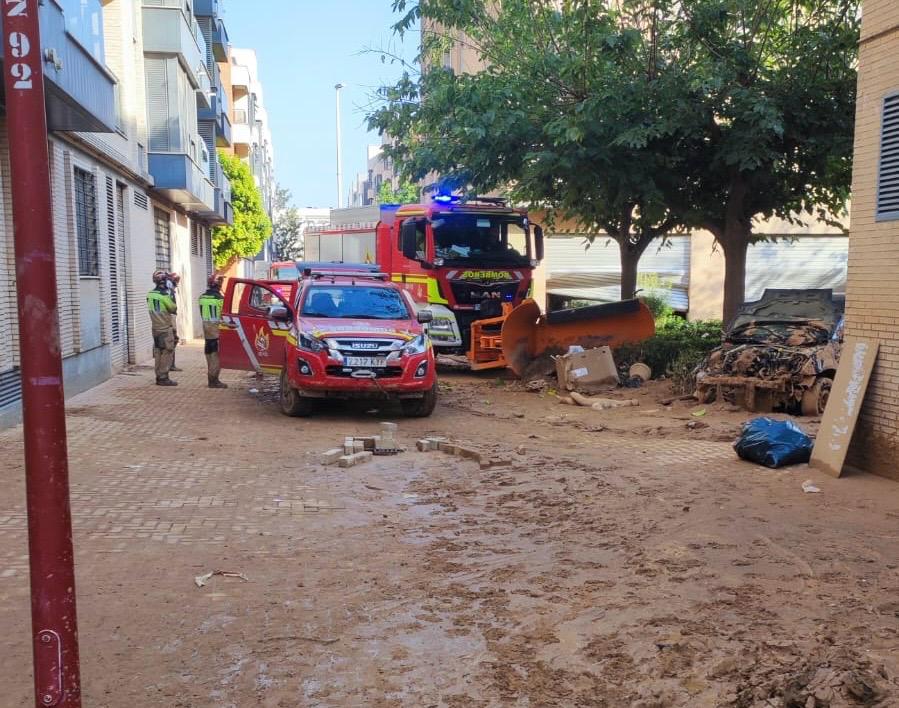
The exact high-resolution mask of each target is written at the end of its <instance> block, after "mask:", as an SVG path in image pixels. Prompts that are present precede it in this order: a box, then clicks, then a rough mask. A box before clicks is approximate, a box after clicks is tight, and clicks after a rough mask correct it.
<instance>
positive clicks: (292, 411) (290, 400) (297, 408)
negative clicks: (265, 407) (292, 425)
mask: <svg viewBox="0 0 899 708" xmlns="http://www.w3.org/2000/svg"><path fill="white" fill-rule="evenodd" d="M278 403H279V404H280V405H281V412H282V413H283V414H284V415H289V416H291V417H294V418H299V417H303V416H307V415H312V412H313V411H314V409H315V401H313V400H312V399H311V398H303V397H302V396H301V395H300V392H299V391H297V390H296V389H295V388H294V387H293V386H291V385H290V380H289V379H288V378H287V372H286V371H282V372H281V387H280V393H279V396H278Z"/></svg>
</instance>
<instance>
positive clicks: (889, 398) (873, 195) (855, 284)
mask: <svg viewBox="0 0 899 708" xmlns="http://www.w3.org/2000/svg"><path fill="white" fill-rule="evenodd" d="M862 12H863V14H862V31H861V45H860V49H859V62H858V103H857V108H856V131H855V163H854V174H853V185H852V193H853V198H852V223H851V227H850V235H849V276H848V283H847V290H846V306H847V310H846V312H847V326H846V333H847V335H853V336H857V337H863V338H865V339H867V340H869V341H872V342H879V344H880V351H879V355H878V359H877V364H876V365H875V368H874V374H873V377H872V378H871V383H870V385H869V388H868V394H867V397H866V398H865V402H864V405H863V406H862V410H861V416H860V418H859V424H858V428H857V429H856V433H855V438H854V441H853V445H852V448H851V450H850V453H849V457H848V464H849V465H850V466H852V467H856V468H860V469H864V470H867V471H869V472H875V473H877V474H882V475H885V476H888V477H892V478H894V479H899V316H897V311H899V279H897V277H896V276H897V273H899V3H897V2H896V0H864V2H863V11H862Z"/></svg>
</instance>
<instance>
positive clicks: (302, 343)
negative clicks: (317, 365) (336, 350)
mask: <svg viewBox="0 0 899 708" xmlns="http://www.w3.org/2000/svg"><path fill="white" fill-rule="evenodd" d="M297 344H298V345H299V347H300V349H305V350H306V351H307V352H316V353H318V352H323V351H325V350H326V349H327V348H328V347H327V345H326V344H325V343H324V342H323V341H322V340H320V339H316V338H315V337H310V336H309V335H308V334H304V333H302V332H300V336H299V337H298V338H297Z"/></svg>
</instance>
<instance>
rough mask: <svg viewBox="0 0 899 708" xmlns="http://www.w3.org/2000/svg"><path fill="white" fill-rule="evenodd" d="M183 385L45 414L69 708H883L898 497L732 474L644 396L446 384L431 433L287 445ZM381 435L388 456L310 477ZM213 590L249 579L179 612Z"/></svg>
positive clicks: (124, 385) (269, 422)
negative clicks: (67, 558)
mask: <svg viewBox="0 0 899 708" xmlns="http://www.w3.org/2000/svg"><path fill="white" fill-rule="evenodd" d="M200 361H201V355H200V354H199V350H196V349H191V348H186V349H185V351H184V353H183V354H179V364H181V365H182V366H185V368H188V371H187V372H185V373H184V374H181V375H180V379H181V381H182V385H181V386H180V387H179V388H177V389H172V390H169V389H159V388H156V387H153V386H150V385H149V382H150V377H151V372H150V371H148V370H145V369H139V370H137V371H134V372H131V373H130V374H126V375H122V376H119V377H117V378H116V379H114V380H113V381H112V382H109V383H107V384H104V385H103V386H101V387H99V388H97V389H94V390H92V391H91V392H89V393H87V394H84V395H82V396H79V397H77V398H75V399H73V401H72V402H71V404H70V422H69V425H70V438H71V439H70V445H71V455H72V480H73V507H74V513H75V525H76V532H75V534H76V537H75V541H76V554H77V562H78V597H79V623H80V631H81V637H82V643H81V652H82V675H83V683H84V697H85V705H90V706H115V707H118V706H126V705H127V706H145V705H146V706H182V707H183V706H256V705H260V706H394V705H402V706H645V707H648V706H795V707H800V706H802V707H804V706H841V705H880V706H893V705H899V678H897V676H899V544H897V540H899V531H897V528H899V486H897V485H896V483H895V482H890V481H888V480H885V479H881V478H877V477H873V476H866V475H854V476H848V477H844V478H842V479H840V480H834V479H830V478H828V477H826V476H824V475H822V474H821V473H818V472H816V471H814V470H810V469H809V468H807V467H805V466H800V467H795V468H788V469H785V470H777V471H773V470H767V469H764V468H761V467H757V466H754V465H751V464H748V463H743V462H740V461H738V460H737V459H736V458H735V455H734V453H733V450H732V448H731V446H730V442H731V441H732V440H733V438H734V437H735V436H736V434H737V432H738V430H739V426H740V423H741V422H742V421H744V420H745V419H746V418H747V417H748V416H747V414H745V413H743V412H740V411H737V410H729V409H727V408H726V407H725V406H715V405H711V406H697V405H695V404H692V403H691V402H675V403H674V404H672V405H671V406H664V405H662V404H661V403H660V401H661V400H663V399H666V398H668V397H669V396H670V393H669V392H668V390H667V388H666V386H665V384H664V383H657V384H653V385H652V386H649V387H647V388H644V389H639V390H636V391H623V392H621V393H620V394H616V395H618V396H620V397H635V398H637V399H639V401H640V405H639V406H638V407H634V408H624V409H616V410H610V411H602V412H599V411H593V410H588V409H585V408H577V407H570V406H563V405H559V403H558V402H557V399H556V398H555V397H554V396H552V395H548V394H544V395H539V394H535V393H528V392H525V391H523V390H521V387H520V386H518V385H515V384H509V383H507V382H501V381H499V380H498V379H497V377H496V375H495V374H493V375H485V376H473V375H470V374H459V373H449V374H445V375H444V376H443V383H442V387H441V402H440V404H439V406H438V410H437V412H436V413H435V414H434V416H433V417H431V418H429V419H424V420H403V419H399V418H398V417H397V412H396V411H393V410H390V409H383V410H379V411H374V410H373V409H372V406H370V405H369V406H361V407H360V406H346V407H341V408H337V409H331V410H328V411H325V412H322V413H321V414H320V415H318V416H316V417H314V418H311V419H305V420H301V419H289V418H286V417H284V416H282V415H280V413H279V412H278V411H277V408H276V405H275V403H274V400H273V395H272V390H273V389H272V387H271V384H270V383H268V382H266V383H265V384H259V383H258V382H256V381H254V380H252V379H249V378H247V377H245V376H243V375H240V374H236V373H235V374H232V375H230V376H227V377H226V380H229V381H230V382H231V383H232V388H231V389H229V390H228V391H225V392H220V391H209V390H208V389H206V388H204V387H202V381H203V376H202V370H201V368H200ZM251 390H253V391H255V392H251ZM702 410H704V411H705V414H704V415H699V416H695V415H693V413H698V412H701V411H702ZM381 420H395V421H397V422H399V425H400V428H399V437H400V440H401V442H402V443H404V444H405V445H407V446H408V447H409V451H408V452H406V453H404V454H402V455H399V456H396V457H378V458H375V459H374V460H373V461H372V462H369V463H367V464H364V465H361V466H359V467H355V468H352V469H347V470H345V469H339V468H337V467H322V466H321V465H319V464H318V461H317V460H318V454H319V453H320V452H322V451H323V450H325V449H328V448H330V447H333V446H335V445H337V444H339V443H340V442H341V441H342V439H343V437H344V436H345V435H352V434H365V433H367V434H370V433H374V432H377V428H378V422H379V421H381ZM802 424H803V425H804V427H806V428H807V429H808V430H810V431H812V432H814V429H815V423H814V422H809V421H803V423H802ZM426 434H435V435H442V436H447V437H450V438H453V439H455V440H459V441H461V442H464V443H468V444H470V445H472V446H474V447H478V448H480V449H482V450H484V451H485V452H489V453H491V454H492V455H493V456H494V457H496V458H499V459H501V460H503V461H505V462H508V464H507V465H506V466H496V467H494V468H491V469H488V470H481V469H480V468H479V466H478V465H477V464H475V463H474V462H471V461H465V460H460V459H458V458H454V457H449V456H446V455H444V454H443V453H439V452H431V453H419V452H415V451H414V443H415V440H416V439H418V438H419V437H422V436H423V435H426ZM20 444H21V431H18V430H13V431H8V432H5V433H0V456H2V459H4V461H5V462H4V465H3V466H2V471H0V486H2V488H3V489H4V494H3V495H2V497H0V686H2V687H3V690H2V693H0V705H4V706H5V705H9V706H20V705H26V704H28V701H29V696H30V690H31V687H30V682H31V679H30V648H29V639H28V637H29V625H28V584H27V563H26V559H25V556H26V554H27V548H26V541H25V539H26V535H25V519H24V504H23V501H24V486H23V482H22V477H23V469H22V463H21V452H20ZM807 479H812V480H814V482H815V483H816V484H817V486H818V487H819V488H820V489H821V492H820V493H816V494H808V493H805V492H803V489H802V482H804V481H805V480H807ZM213 570H224V571H233V572H237V573H243V574H244V575H245V576H246V578H247V579H248V580H246V581H244V580H242V579H240V578H236V577H227V576H215V577H213V578H211V579H210V580H209V582H208V584H207V585H206V586H204V587H202V588H200V587H197V585H196V584H195V582H194V578H195V576H198V575H202V574H204V573H207V572H210V571H213Z"/></svg>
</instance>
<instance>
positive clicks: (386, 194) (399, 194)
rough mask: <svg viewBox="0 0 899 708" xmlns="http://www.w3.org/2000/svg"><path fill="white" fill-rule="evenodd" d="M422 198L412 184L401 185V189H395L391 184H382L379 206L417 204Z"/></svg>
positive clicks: (379, 191)
mask: <svg viewBox="0 0 899 708" xmlns="http://www.w3.org/2000/svg"><path fill="white" fill-rule="evenodd" d="M420 198H421V195H420V193H419V189H418V187H417V186H416V185H414V184H412V183H411V182H402V183H400V186H399V189H394V188H393V185H392V184H391V183H390V182H389V181H386V182H382V183H381V188H380V189H379V190H378V204H417V203H418V200H419V199H420Z"/></svg>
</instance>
